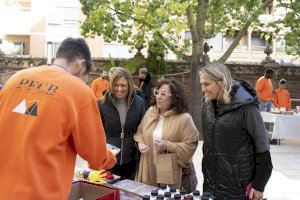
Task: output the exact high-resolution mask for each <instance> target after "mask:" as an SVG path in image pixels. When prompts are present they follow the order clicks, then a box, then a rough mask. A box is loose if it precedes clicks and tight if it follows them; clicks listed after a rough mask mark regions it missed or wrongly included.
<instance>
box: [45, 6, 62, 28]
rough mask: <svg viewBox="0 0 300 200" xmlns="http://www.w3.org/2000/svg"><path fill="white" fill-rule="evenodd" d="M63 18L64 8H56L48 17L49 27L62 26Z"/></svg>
mask: <svg viewBox="0 0 300 200" xmlns="http://www.w3.org/2000/svg"><path fill="white" fill-rule="evenodd" d="M62 18H63V8H62V7H55V9H53V10H52V12H51V13H50V14H49V15H48V17H47V20H48V25H49V26H61V25H62Z"/></svg>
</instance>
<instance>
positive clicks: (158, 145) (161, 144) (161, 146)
mask: <svg viewBox="0 0 300 200" xmlns="http://www.w3.org/2000/svg"><path fill="white" fill-rule="evenodd" d="M153 145H154V149H155V150H156V151H165V150H167V144H166V142H165V141H163V140H155V142H154V144H153Z"/></svg>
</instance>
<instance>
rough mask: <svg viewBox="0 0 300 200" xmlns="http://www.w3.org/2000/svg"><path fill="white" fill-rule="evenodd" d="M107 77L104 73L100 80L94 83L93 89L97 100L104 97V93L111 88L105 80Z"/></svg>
mask: <svg viewBox="0 0 300 200" xmlns="http://www.w3.org/2000/svg"><path fill="white" fill-rule="evenodd" d="M105 76H108V75H107V73H105V72H104V71H103V72H102V74H101V76H100V78H97V79H95V80H94V81H93V82H92V86H91V88H92V90H93V92H94V94H95V96H96V98H97V99H100V98H101V97H103V95H104V92H105V91H106V90H107V89H108V88H109V82H108V81H107V80H105Z"/></svg>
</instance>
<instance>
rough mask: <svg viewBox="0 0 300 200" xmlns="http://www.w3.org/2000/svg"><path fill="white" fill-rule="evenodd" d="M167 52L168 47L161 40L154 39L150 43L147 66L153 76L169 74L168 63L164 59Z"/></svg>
mask: <svg viewBox="0 0 300 200" xmlns="http://www.w3.org/2000/svg"><path fill="white" fill-rule="evenodd" d="M165 52H166V47H165V46H164V45H163V43H161V42H160V41H159V40H156V39H154V40H152V41H149V42H148V57H147V60H146V66H147V68H149V70H150V72H152V73H153V74H157V75H162V74H163V75H164V74H167V71H168V70H167V63H166V61H165V59H164V58H165Z"/></svg>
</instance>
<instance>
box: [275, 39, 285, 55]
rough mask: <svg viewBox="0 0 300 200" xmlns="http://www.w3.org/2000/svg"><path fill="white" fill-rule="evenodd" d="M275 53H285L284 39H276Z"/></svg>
mask: <svg viewBox="0 0 300 200" xmlns="http://www.w3.org/2000/svg"><path fill="white" fill-rule="evenodd" d="M276 51H277V52H285V39H284V37H279V38H277V39H276Z"/></svg>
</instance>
